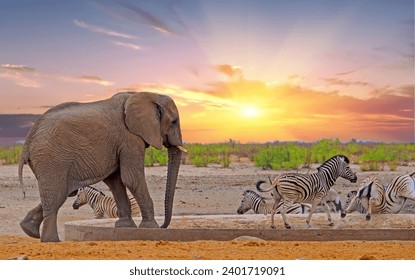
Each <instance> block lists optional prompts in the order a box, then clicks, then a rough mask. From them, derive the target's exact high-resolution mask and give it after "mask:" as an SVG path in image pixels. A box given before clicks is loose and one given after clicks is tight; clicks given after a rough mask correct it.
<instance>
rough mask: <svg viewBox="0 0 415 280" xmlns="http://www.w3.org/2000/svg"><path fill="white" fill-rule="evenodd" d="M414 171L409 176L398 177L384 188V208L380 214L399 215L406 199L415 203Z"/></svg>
mask: <svg viewBox="0 0 415 280" xmlns="http://www.w3.org/2000/svg"><path fill="white" fill-rule="evenodd" d="M414 175H415V171H414V172H412V173H411V174H406V175H398V176H396V177H395V178H393V179H392V181H391V182H390V183H389V185H388V186H387V187H386V193H385V196H386V206H385V208H384V209H382V213H390V214H396V213H399V212H400V211H401V210H402V209H403V207H404V206H405V204H406V200H407V199H411V200H413V201H415V181H414Z"/></svg>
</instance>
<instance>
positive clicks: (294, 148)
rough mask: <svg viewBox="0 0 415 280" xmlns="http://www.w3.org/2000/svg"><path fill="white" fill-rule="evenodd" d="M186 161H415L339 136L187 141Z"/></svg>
mask: <svg viewBox="0 0 415 280" xmlns="http://www.w3.org/2000/svg"><path fill="white" fill-rule="evenodd" d="M185 148H186V149H187V150H188V153H187V154H183V157H186V161H185V162H188V163H190V164H192V165H194V166H197V167H206V166H208V165H209V164H211V163H214V164H220V165H221V166H222V167H225V168H226V167H229V166H230V164H231V160H230V158H231V156H232V157H233V158H236V159H239V158H249V159H250V160H251V161H253V162H254V163H255V165H256V166H258V167H262V168H267V169H274V170H281V169H284V170H288V169H298V168H301V167H309V166H310V164H316V163H323V162H324V161H325V160H327V159H329V158H330V157H332V156H334V155H337V154H344V155H345V156H347V157H348V158H349V159H350V161H351V162H352V163H355V164H359V165H360V167H361V169H362V171H379V170H386V169H387V168H388V169H389V170H392V171H393V170H396V168H397V166H399V164H402V163H403V162H408V161H414V160H415V145H414V144H381V143H379V144H375V143H370V144H365V143H356V142H350V143H341V142H340V141H339V140H338V139H337V138H333V139H322V140H320V141H317V142H314V143H296V142H281V143H279V142H277V143H267V144H241V143H238V142H236V141H234V140H230V141H228V142H226V143H218V144H197V143H195V144H186V145H185ZM21 151H22V146H21V145H15V146H10V147H1V146H0V164H16V163H18V162H19V157H20V153H21ZM167 163H168V154H167V149H165V148H163V149H161V150H157V149H155V148H153V147H150V148H148V149H147V151H146V155H145V166H155V165H167Z"/></svg>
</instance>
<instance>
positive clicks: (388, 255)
mask: <svg viewBox="0 0 415 280" xmlns="http://www.w3.org/2000/svg"><path fill="white" fill-rule="evenodd" d="M313 168H315V167H313ZM352 168H353V169H354V170H356V171H357V172H358V173H357V175H358V182H357V184H352V183H350V182H348V181H346V180H344V179H341V178H339V179H338V180H337V182H336V185H335V186H334V188H335V189H336V190H337V191H340V192H341V197H342V202H343V204H344V201H345V199H346V198H345V197H346V194H347V192H348V191H350V190H353V189H357V188H358V184H359V182H360V181H361V180H363V179H364V178H366V177H367V176H370V175H376V176H378V177H379V178H380V179H381V181H382V182H383V183H385V184H386V183H387V182H388V181H389V180H391V178H392V177H394V176H396V175H398V174H405V173H409V172H412V171H414V170H415V163H410V164H406V165H405V166H399V167H398V169H397V170H396V171H387V172H386V171H384V172H360V170H359V166H357V165H355V166H352ZM166 171H167V167H163V166H161V167H150V168H147V169H146V178H147V183H148V187H149V190H150V193H151V195H152V198H153V201H154V205H155V212H156V215H163V209H164V190H165V183H166V174H167V172H166ZM307 171H308V170H300V171H299V172H301V173H306V172H307ZM312 172H313V171H312ZM279 173H280V172H277V171H272V170H262V169H261V168H257V167H254V166H253V165H252V164H251V163H250V162H248V161H246V160H241V161H238V162H234V163H232V164H231V166H230V168H222V167H220V166H215V165H212V166H209V167H206V168H196V167H193V166H190V165H182V166H181V169H180V173H179V178H178V183H177V190H176V195H175V202H174V215H184V216H186V215H189V216H190V215H209V214H236V209H237V208H238V207H239V203H240V201H241V198H242V193H243V191H244V190H246V189H251V190H255V183H256V182H257V181H258V180H260V179H263V180H268V176H271V177H274V176H276V175H277V174H279ZM24 182H25V185H26V186H27V187H28V191H27V197H26V198H25V199H24V198H23V194H22V191H21V188H20V187H19V185H18V179H17V166H0V219H1V220H2V226H1V228H0V259H15V258H26V257H27V258H28V259H189V260H193V259H298V258H304V259H329V260H330V259H412V260H413V259H415V242H412V241H399V242H398V241H389V242H369V241H365V242H362V241H360V242H359V241H345V242H331V241H327V242H294V241H293V242H277V241H272V242H271V241H261V240H235V241H228V242H224V241H221V242H219V241H194V242H166V241H162V240H160V241H117V242H107V241H99V242H98V241H97V242H61V243H59V244H42V243H40V242H39V240H37V239H32V238H29V237H27V236H26V235H25V234H24V233H23V231H22V230H21V229H20V227H19V222H20V220H21V219H22V218H23V217H24V216H25V215H26V213H27V212H28V211H29V210H30V209H32V208H33V207H34V206H36V205H37V204H38V203H39V194H38V188H37V182H36V180H35V178H34V176H33V174H32V173H31V171H30V169H29V168H28V167H25V169H24ZM95 187H97V188H99V189H101V190H103V191H104V192H106V193H108V194H110V192H109V190H108V188H107V187H106V186H105V185H104V184H102V183H100V184H97V185H95ZM267 195H268V194H265V196H267ZM268 196H269V195H268ZM269 198H271V196H269ZM73 201H74V198H68V200H67V201H66V202H65V204H64V205H63V207H62V208H61V210H60V212H59V217H58V231H59V235H60V238H61V239H62V240H64V239H65V238H64V223H65V222H67V221H75V220H87V219H92V218H93V212H92V209H90V208H89V207H88V206H84V207H82V208H80V209H79V210H73V209H72V203H73ZM414 213H415V203H412V202H411V203H408V204H407V206H406V207H405V209H404V211H403V214H397V215H393V216H394V217H392V218H388V219H384V218H383V217H373V219H372V221H371V222H370V223H367V222H366V221H365V220H364V216H362V215H358V214H355V215H351V216H347V217H346V218H347V219H346V220H343V221H342V220H341V219H340V217H339V215H338V214H333V217H334V220H335V226H336V227H337V228H343V227H363V228H385V227H389V228H415V215H413V214H414ZM326 223H327V222H326V220H325V219H320V218H318V216H316V219H314V218H313V225H314V226H315V227H318V228H325V227H327V225H326ZM276 225H277V228H282V223H281V221H280V220H278V219H277V220H276ZM292 225H293V227H294V228H304V227H305V217H295V218H294V217H293V218H292ZM171 227H173V228H204V227H206V228H209V227H210V228H211V227H213V228H215V227H216V228H224V227H226V228H229V227H231V228H232V227H234V228H247V227H253V228H267V227H269V216H263V215H258V220H257V221H251V222H250V223H247V222H240V221H226V223H224V222H223V221H215V220H214V219H203V217H201V219H200V220H197V219H196V220H194V219H192V220H190V219H189V220H186V219H184V220H182V221H181V222H178V221H173V222H172V224H171Z"/></svg>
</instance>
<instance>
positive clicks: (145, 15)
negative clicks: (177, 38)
mask: <svg viewBox="0 0 415 280" xmlns="http://www.w3.org/2000/svg"><path fill="white" fill-rule="evenodd" d="M114 2H116V3H118V4H119V5H121V6H123V7H124V8H127V9H129V10H131V11H133V12H134V13H135V14H136V15H138V17H139V19H140V20H141V21H142V22H144V23H146V24H148V25H149V26H151V27H152V28H153V29H155V30H157V31H159V32H161V33H165V34H173V35H180V34H179V33H177V32H176V31H174V30H173V29H172V28H170V27H169V26H168V25H167V24H166V23H165V22H163V21H162V20H160V19H159V18H157V17H155V16H154V15H152V14H151V13H149V12H147V11H145V10H143V9H141V8H139V7H137V6H135V5H133V4H130V3H128V2H125V1H121V0H114Z"/></svg>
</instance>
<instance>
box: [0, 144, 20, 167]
mask: <svg viewBox="0 0 415 280" xmlns="http://www.w3.org/2000/svg"><path fill="white" fill-rule="evenodd" d="M22 149H23V146H22V145H14V146H8V147H2V146H0V164H16V163H18V162H19V159H20V154H21V152H22Z"/></svg>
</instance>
